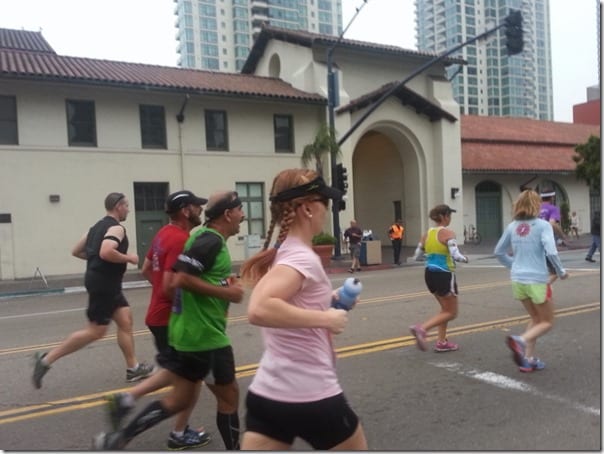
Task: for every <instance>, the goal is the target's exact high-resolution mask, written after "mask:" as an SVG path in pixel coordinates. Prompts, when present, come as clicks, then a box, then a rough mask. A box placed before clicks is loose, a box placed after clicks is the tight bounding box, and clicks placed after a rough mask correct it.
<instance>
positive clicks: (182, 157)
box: [176, 93, 189, 188]
mask: <svg viewBox="0 0 604 454" xmlns="http://www.w3.org/2000/svg"><path fill="white" fill-rule="evenodd" d="M187 102H189V94H188V93H187V94H186V95H185V100H184V101H183V103H182V106H181V107H180V112H178V114H177V115H176V121H177V122H178V157H179V161H180V162H179V164H180V166H179V167H180V187H181V188H184V187H185V152H184V149H183V146H182V124H183V123H184V121H185V108H186V107H187Z"/></svg>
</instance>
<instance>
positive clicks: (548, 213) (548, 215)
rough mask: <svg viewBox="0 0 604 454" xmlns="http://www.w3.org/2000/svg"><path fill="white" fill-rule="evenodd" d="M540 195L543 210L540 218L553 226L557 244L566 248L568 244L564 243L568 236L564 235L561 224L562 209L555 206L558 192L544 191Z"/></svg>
mask: <svg viewBox="0 0 604 454" xmlns="http://www.w3.org/2000/svg"><path fill="white" fill-rule="evenodd" d="M540 195H541V208H540V210H539V218H540V219H543V220H544V221H547V222H549V223H550V224H551V226H552V228H553V229H554V237H555V239H556V244H557V245H561V246H566V243H565V242H564V240H566V235H565V234H564V231H563V230H562V225H561V224H560V222H561V221H560V219H561V216H560V208H558V207H557V206H556V205H554V199H555V198H556V191H554V190H553V189H544V190H543V191H541V193H540Z"/></svg>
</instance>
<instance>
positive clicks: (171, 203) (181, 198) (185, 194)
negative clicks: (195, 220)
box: [166, 191, 208, 214]
mask: <svg viewBox="0 0 604 454" xmlns="http://www.w3.org/2000/svg"><path fill="white" fill-rule="evenodd" d="M206 203H208V199H204V198H203V197H197V196H196V195H195V194H193V193H192V192H191V191H176V192H173V193H172V194H170V195H169V196H168V199H167V200H166V213H168V214H172V213H175V212H176V211H178V210H180V209H181V208H184V207H186V206H188V205H199V206H201V205H205V204H206Z"/></svg>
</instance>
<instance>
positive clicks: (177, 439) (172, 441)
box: [168, 426, 211, 451]
mask: <svg viewBox="0 0 604 454" xmlns="http://www.w3.org/2000/svg"><path fill="white" fill-rule="evenodd" d="M210 440H211V437H210V435H208V434H207V433H206V432H197V431H196V430H193V429H191V428H190V427H189V426H187V427H186V428H185V431H184V433H183V434H182V435H181V436H178V435H176V434H175V433H174V432H170V437H169V438H168V449H170V450H172V451H180V450H183V449H193V448H201V447H202V446H205V445H207V444H208V443H209V442H210Z"/></svg>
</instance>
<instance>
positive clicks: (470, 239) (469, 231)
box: [463, 224, 482, 244]
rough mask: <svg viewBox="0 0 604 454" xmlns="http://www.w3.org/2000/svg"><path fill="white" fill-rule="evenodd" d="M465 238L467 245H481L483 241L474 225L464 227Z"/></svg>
mask: <svg viewBox="0 0 604 454" xmlns="http://www.w3.org/2000/svg"><path fill="white" fill-rule="evenodd" d="M463 238H464V242H465V243H472V244H480V242H481V241H482V237H481V236H480V233H478V230H476V227H474V224H469V225H468V226H467V227H466V226H465V225H464V226H463Z"/></svg>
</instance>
